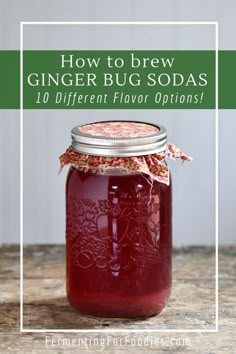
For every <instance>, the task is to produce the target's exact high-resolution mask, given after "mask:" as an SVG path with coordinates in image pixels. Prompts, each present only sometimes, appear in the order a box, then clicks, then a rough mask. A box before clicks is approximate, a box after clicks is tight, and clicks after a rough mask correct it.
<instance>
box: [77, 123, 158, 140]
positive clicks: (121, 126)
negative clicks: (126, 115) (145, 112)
mask: <svg viewBox="0 0 236 354" xmlns="http://www.w3.org/2000/svg"><path fill="white" fill-rule="evenodd" d="M78 129H79V131H80V132H81V133H84V134H88V135H91V136H103V137H112V138H128V137H129V138H130V137H132V138H136V137H142V136H148V135H151V134H155V133H157V132H159V129H158V127H156V126H155V125H152V124H146V123H138V122H119V121H118V122H117V121H113V122H112V121H111V122H98V123H92V124H86V125H82V126H81V127H79V128H78Z"/></svg>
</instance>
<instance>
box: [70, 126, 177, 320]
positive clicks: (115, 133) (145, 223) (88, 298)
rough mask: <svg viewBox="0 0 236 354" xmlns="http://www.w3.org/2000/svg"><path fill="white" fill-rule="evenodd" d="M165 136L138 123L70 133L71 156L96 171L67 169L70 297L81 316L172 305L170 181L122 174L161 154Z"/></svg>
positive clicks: (137, 313)
mask: <svg viewBox="0 0 236 354" xmlns="http://www.w3.org/2000/svg"><path fill="white" fill-rule="evenodd" d="M127 127H128V128H127ZM166 137H167V134H166V130H165V128H163V127H161V126H157V125H153V124H147V123H138V122H122V121H115V122H114V121H110V122H99V123H92V124H89V125H84V126H78V127H75V128H74V129H73V130H72V149H73V151H74V155H75V158H76V154H80V157H81V154H82V156H84V159H85V160H86V159H94V168H83V169H80V168H78V166H75V165H74V164H73V163H72V166H71V167H70V169H69V172H68V176H67V182H66V276H67V296H68V300H69V302H70V304H71V305H72V306H73V307H75V308H76V309H78V310H79V311H80V312H81V313H84V314H89V315H94V316H102V317H128V318H133V317H146V316H152V315H155V314H157V313H159V312H160V311H161V310H162V309H163V308H164V307H165V305H166V303H167V301H168V299H169V296H170V291H171V258H172V196H171V194H172V193H171V183H169V184H168V185H167V184H165V183H162V182H160V181H158V180H156V179H154V178H153V177H152V176H150V175H149V174H148V173H143V172H140V169H139V168H138V169H136V170H135V168H127V164H128V165H129V164H130V159H132V161H133V160H135V158H136V157H140V159H141V160H140V159H139V160H138V161H141V162H142V156H147V155H148V156H150V155H152V154H156V153H161V152H162V151H164V150H165V149H166ZM103 157H105V161H106V165H105V168H104V161H103ZM114 161H115V162H114ZM141 162H140V163H141ZM99 164H101V166H99ZM164 164H165V161H164ZM134 165H135V164H134ZM124 166H126V168H124ZM100 167H102V168H100Z"/></svg>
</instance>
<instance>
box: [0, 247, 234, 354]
mask: <svg viewBox="0 0 236 354" xmlns="http://www.w3.org/2000/svg"><path fill="white" fill-rule="evenodd" d="M235 255H236V247H222V248H221V250H220V274H219V290H220V293H219V295H220V298H219V300H220V313H219V315H220V320H219V328H220V333H219V334H217V333H206V334H203V333H202V334H196V333H185V334H181V333H172V334H168V333H165V334H164V333H159V334H154V333H151V334H148V333H145V330H146V329H154V328H155V329H157V328H159V329H168V328H170V327H171V328H176V329H179V328H183V327H184V328H188V329H212V328H214V321H215V318H214V310H215V308H214V300H215V297H214V296H215V290H214V286H215V284H214V248H213V247H184V248H178V249H175V250H174V252H173V256H174V259H173V260H174V262H173V263H174V270H173V279H174V280H173V291H172V296H171V300H170V302H169V305H168V306H167V308H166V309H165V310H164V311H163V312H162V313H161V314H159V315H158V316H154V317H152V318H149V319H143V320H129V319H127V320H119V319H116V320H107V319H98V318H92V317H88V316H82V315H80V314H79V313H78V312H76V311H75V310H73V309H72V308H71V307H70V306H69V305H68V303H67V300H66V297H65V271H64V269H65V265H64V260H65V257H64V247H63V246H28V247H26V248H25V250H24V278H25V281H24V303H25V304H24V326H25V327H28V328H31V329H33V328H34V329H35V328H68V329H71V328H76V329H81V328H83V329H88V330H89V329H91V328H93V329H99V330H101V332H99V333H92V332H89V333H88V335H87V337H86V336H85V334H80V333H74V334H71V333H66V334H63V333H56V334H50V333H45V334H44V333H23V334H20V333H19V246H17V245H16V246H2V247H0V278H1V280H0V281H1V294H0V309H1V316H0V332H1V334H0V353H4V354H5V353H8V352H9V353H11V352H14V351H15V352H16V351H18V352H20V353H21V352H22V353H27V352H29V353H32V351H33V350H34V351H35V352H37V353H44V352H45V353H48V352H49V350H50V349H54V350H55V351H56V352H63V353H64V352H66V353H70V352H71V353H75V352H79V351H81V352H89V353H92V352H99V351H103V350H105V351H106V353H109V352H111V353H115V352H118V350H120V349H123V351H124V350H127V348H128V347H129V351H130V350H131V351H132V348H133V349H134V351H135V353H139V352H140V353H141V352H142V353H143V352H144V351H145V353H148V352H150V353H153V352H158V353H169V352H170V348H171V352H173V353H175V352H176V353H177V352H180V351H182V352H185V351H186V352H188V353H191V352H197V353H204V354H205V353H210V352H212V353H231V352H232V353H233V352H235V348H236V339H235V338H236V336H235V334H236V307H235V294H236V282H235V277H236V276H235V269H236V257H235ZM109 328H116V329H128V330H130V329H135V328H139V329H143V331H144V332H143V334H137V333H134V334H130V333H127V334H125V333H114V332H112V333H109V334H105V332H104V330H106V329H109ZM150 335H151V338H152V340H151V339H150V338H149V340H148V336H149V337H150ZM46 336H47V337H46ZM127 336H128V340H127ZM86 338H90V339H91V341H90V343H89V344H88V343H87V344H86V343H85V339H86ZM108 338H110V340H109V341H108ZM186 338H187V340H188V341H189V342H190V344H189V345H187V344H186V343H185V342H184V339H186ZM73 339H74V342H76V345H74V346H73V345H72V341H73ZM66 340H67V341H66ZM145 340H146V342H147V343H149V344H148V345H145V343H144V341H145ZM171 340H172V342H171ZM175 340H176V343H174V341H175ZM63 341H64V342H63ZM98 341H101V342H100V344H99V345H96V344H97V343H98ZM119 341H120V345H118V346H117V342H119ZM127 341H128V342H129V343H126V342H127ZM132 341H133V342H132ZM138 341H139V345H140V346H139V345H138ZM151 341H152V346H151ZM181 341H182V342H181ZM102 342H104V343H103V344H104V345H101V343H102ZM154 342H155V343H154ZM53 343H54V344H55V345H54V344H53ZM132 343H133V344H134V343H136V347H135V346H134V347H133V346H132ZM67 344H70V346H67ZM126 344H127V345H126ZM47 345H48V346H47Z"/></svg>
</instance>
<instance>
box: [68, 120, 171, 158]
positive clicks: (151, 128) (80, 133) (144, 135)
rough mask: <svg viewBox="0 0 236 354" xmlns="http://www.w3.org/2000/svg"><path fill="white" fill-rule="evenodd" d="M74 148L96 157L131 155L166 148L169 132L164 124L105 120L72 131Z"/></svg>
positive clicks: (77, 127) (79, 126) (148, 153)
mask: <svg viewBox="0 0 236 354" xmlns="http://www.w3.org/2000/svg"><path fill="white" fill-rule="evenodd" d="M71 137H72V145H71V146H72V148H73V149H74V150H75V151H77V152H80V153H83V154H88V155H96V156H114V157H117V156H119V157H122V156H124V157H129V156H142V155H150V154H154V153H158V152H161V151H165V150H166V144H167V131H166V129H165V128H164V127H162V126H161V125H159V124H158V125H156V124H153V123H146V122H145V123H143V122H138V121H123V120H114V121H101V122H95V123H89V124H84V125H78V126H76V127H74V128H73V129H72V131H71Z"/></svg>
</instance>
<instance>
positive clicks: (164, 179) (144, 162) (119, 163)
mask: <svg viewBox="0 0 236 354" xmlns="http://www.w3.org/2000/svg"><path fill="white" fill-rule="evenodd" d="M99 134H100V133H99ZM122 136H123V135H122ZM167 157H168V158H170V159H173V160H177V159H180V160H182V161H185V160H187V161H191V160H192V159H191V158H190V157H189V156H187V155H186V154H185V153H184V152H183V151H182V150H180V149H179V148H177V147H176V146H174V145H173V144H170V143H169V144H167V149H166V150H165V151H163V152H161V153H156V154H151V155H145V156H132V157H106V156H94V155H87V154H82V153H79V152H77V151H75V150H73V149H72V148H71V147H69V148H68V149H67V150H66V152H65V153H64V154H62V155H61V156H60V165H61V168H60V171H61V170H62V169H63V167H64V166H65V165H72V166H74V167H76V168H78V169H79V170H81V171H83V172H88V171H90V172H92V173H101V174H104V173H105V172H106V170H108V169H112V168H117V169H119V170H120V171H123V172H124V173H132V172H139V173H144V174H147V175H149V176H150V177H151V178H153V179H155V180H157V181H158V182H161V183H164V184H167V185H169V183H170V177H169V168H168V166H167V164H166V162H165V158H167Z"/></svg>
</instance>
